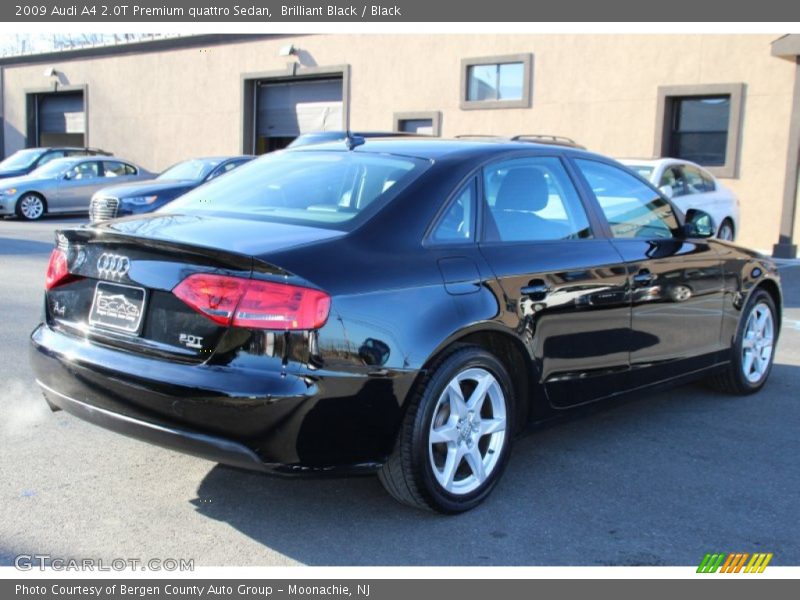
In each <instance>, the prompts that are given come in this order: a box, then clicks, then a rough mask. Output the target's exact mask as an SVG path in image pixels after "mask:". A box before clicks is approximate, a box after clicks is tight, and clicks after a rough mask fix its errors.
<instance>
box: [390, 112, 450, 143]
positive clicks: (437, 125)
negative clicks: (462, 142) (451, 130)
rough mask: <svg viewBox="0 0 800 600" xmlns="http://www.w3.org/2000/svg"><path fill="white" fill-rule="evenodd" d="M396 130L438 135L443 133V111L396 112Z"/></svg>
mask: <svg viewBox="0 0 800 600" xmlns="http://www.w3.org/2000/svg"><path fill="white" fill-rule="evenodd" d="M394 131H403V132H405V133H415V134H417V135H433V136H437V137H438V136H440V135H442V113H440V112H438V111H429V112H403V113H394Z"/></svg>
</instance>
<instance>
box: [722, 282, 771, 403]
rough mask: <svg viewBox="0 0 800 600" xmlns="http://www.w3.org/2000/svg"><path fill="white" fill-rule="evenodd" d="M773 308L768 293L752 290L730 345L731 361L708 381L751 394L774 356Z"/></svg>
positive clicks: (762, 379) (732, 392) (724, 387)
mask: <svg viewBox="0 0 800 600" xmlns="http://www.w3.org/2000/svg"><path fill="white" fill-rule="evenodd" d="M776 315H777V312H776V310H775V303H774V302H773V300H772V297H771V296H770V295H769V294H768V293H767V292H765V291H764V290H756V291H755V292H753V295H752V296H751V297H750V300H748V302H747V306H746V307H745V310H744V311H742V317H741V320H740V322H739V328H738V330H737V332H736V339H735V340H734V343H733V346H732V348H731V362H730V364H729V365H728V366H727V367H725V369H724V370H722V371H720V372H719V373H717V374H715V375H714V377H713V379H712V383H713V384H714V386H715V387H717V388H718V389H720V390H722V391H724V392H728V393H731V394H740V395H745V394H752V393H753V392H757V391H758V390H760V389H761V388H762V387H763V386H764V384H765V383H766V381H767V378H768V377H769V374H770V371H771V370H772V362H773V360H774V358H775V342H776V340H777V336H778V328H777V317H776Z"/></svg>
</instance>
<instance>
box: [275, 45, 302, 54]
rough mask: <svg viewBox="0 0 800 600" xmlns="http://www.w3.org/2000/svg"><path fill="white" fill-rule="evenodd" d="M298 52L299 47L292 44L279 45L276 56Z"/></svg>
mask: <svg viewBox="0 0 800 600" xmlns="http://www.w3.org/2000/svg"><path fill="white" fill-rule="evenodd" d="M298 54H300V48H296V47H295V45H294V44H288V45H286V46H281V49H280V50H278V56H297V55H298Z"/></svg>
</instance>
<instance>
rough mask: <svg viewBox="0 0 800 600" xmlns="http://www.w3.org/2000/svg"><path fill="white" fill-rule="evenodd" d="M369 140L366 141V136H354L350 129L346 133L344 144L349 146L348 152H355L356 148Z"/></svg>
mask: <svg viewBox="0 0 800 600" xmlns="http://www.w3.org/2000/svg"><path fill="white" fill-rule="evenodd" d="M366 141H367V140H365V139H364V136H361V135H354V134H353V133H352V132H351V131H350V130H349V129H348V130H347V131H346V132H345V138H344V144H345V146H347V149H348V150H353V149H354V148H356V147H358V146H361V145H362V144H364V143H365V142H366Z"/></svg>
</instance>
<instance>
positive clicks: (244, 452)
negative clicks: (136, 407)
mask: <svg viewBox="0 0 800 600" xmlns="http://www.w3.org/2000/svg"><path fill="white" fill-rule="evenodd" d="M36 383H37V384H39V387H40V388H41V390H42V393H43V394H44V397H45V399H46V400H47V403H48V404H49V405H50V407H51V408H52V409H53V410H64V411H66V412H68V413H69V414H71V415H73V416H76V417H78V418H79V419H83V420H84V421H88V422H89V423H92V424H94V425H99V426H100V427H103V428H105V429H109V430H111V431H115V432H117V433H121V434H123V435H127V436H130V437H133V438H136V439H140V440H143V441H146V442H149V443H151V444H156V445H158V446H162V447H164V448H169V449H171V450H177V451H179V452H184V453H186V454H192V455H195V456H199V457H201V458H206V459H208V460H213V461H216V462H220V463H225V464H228V465H234V466H237V467H244V468H249V469H263V468H265V467H266V465H264V463H263V462H262V461H261V460H260V459H259V457H258V455H257V454H256V453H255V452H253V451H252V450H250V449H249V448H247V447H246V446H244V445H243V444H239V443H236V442H232V441H231V440H226V439H224V438H221V437H217V436H212V435H206V434H202V433H197V432H194V431H189V430H186V429H181V428H179V427H174V426H168V425H160V424H158V423H151V422H148V421H143V420H141V419H135V418H133V417H128V416H126V415H123V414H120V413H115V412H112V411H110V410H106V409H103V408H99V407H97V406H93V405H91V404H88V403H86V402H81V401H80V400H76V399H75V398H70V397H69V396H67V395H65V394H62V393H61V392H58V391H56V390H54V389H53V388H51V387H48V386H47V385H45V384H44V383H42V382H41V381H39V380H38V379H37V380H36Z"/></svg>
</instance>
